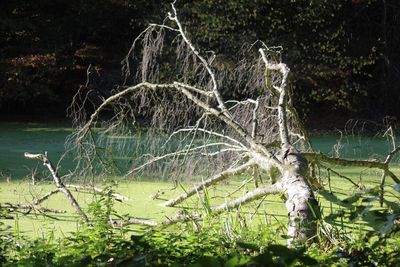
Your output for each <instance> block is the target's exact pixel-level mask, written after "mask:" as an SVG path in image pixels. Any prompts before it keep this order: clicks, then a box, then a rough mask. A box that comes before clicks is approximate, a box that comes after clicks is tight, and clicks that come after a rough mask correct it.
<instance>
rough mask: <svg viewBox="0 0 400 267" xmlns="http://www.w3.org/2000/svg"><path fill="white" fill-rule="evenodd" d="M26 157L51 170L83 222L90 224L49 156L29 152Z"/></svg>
mask: <svg viewBox="0 0 400 267" xmlns="http://www.w3.org/2000/svg"><path fill="white" fill-rule="evenodd" d="M24 155H25V157H26V158H28V159H34V160H39V161H42V162H43V165H45V166H46V167H47V169H49V171H50V173H51V175H52V176H53V180H54V182H55V183H56V186H57V187H58V189H59V190H60V191H61V192H63V193H64V195H65V196H66V197H67V199H68V200H69V202H70V203H71V205H72V207H73V208H74V209H75V210H76V212H77V213H78V214H79V215H80V216H81V218H82V220H83V221H84V222H86V223H88V222H89V219H88V217H87V216H86V214H85V213H84V212H83V210H82V209H81V207H80V206H79V204H78V202H77V201H76V199H75V198H74V196H73V195H72V194H71V192H70V191H69V190H68V189H67V188H66V187H65V185H64V184H63V182H62V181H61V179H60V177H59V176H58V174H57V172H56V170H55V169H54V167H53V165H52V164H51V162H50V160H49V159H48V158H47V155H46V154H45V155H43V154H31V153H28V152H25V154H24Z"/></svg>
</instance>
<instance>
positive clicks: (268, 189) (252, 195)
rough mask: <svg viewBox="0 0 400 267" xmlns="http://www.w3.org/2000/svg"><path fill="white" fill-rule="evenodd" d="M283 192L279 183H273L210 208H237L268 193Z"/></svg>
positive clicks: (218, 209)
mask: <svg viewBox="0 0 400 267" xmlns="http://www.w3.org/2000/svg"><path fill="white" fill-rule="evenodd" d="M282 192H283V188H282V185H281V184H280V183H275V184H273V185H270V186H261V187H258V188H256V189H254V190H252V191H250V192H248V193H246V194H245V195H243V196H241V197H239V198H237V199H235V200H232V201H229V202H226V203H224V204H221V205H219V206H217V207H213V208H212V209H211V210H212V211H223V210H229V209H233V208H237V207H240V206H242V205H244V204H246V203H249V202H251V201H253V200H256V199H259V198H261V197H263V196H265V195H268V194H279V193H282Z"/></svg>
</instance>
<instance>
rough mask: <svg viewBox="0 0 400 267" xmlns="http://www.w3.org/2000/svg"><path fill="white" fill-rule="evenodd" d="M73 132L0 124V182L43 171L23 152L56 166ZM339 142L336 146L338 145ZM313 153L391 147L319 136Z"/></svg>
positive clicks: (355, 153) (381, 151) (66, 163)
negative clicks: (43, 155)
mask: <svg viewBox="0 0 400 267" xmlns="http://www.w3.org/2000/svg"><path fill="white" fill-rule="evenodd" d="M71 132H72V128H71V127H70V126H69V125H68V124H67V123H54V122H52V123H47V124H44V123H4V122H3V123H1V122H0V180H3V179H7V178H10V177H11V178H12V179H17V178H21V177H25V176H30V175H31V172H32V169H35V168H37V169H38V170H43V168H42V167H41V166H40V163H39V162H35V161H32V160H27V159H25V158H24V152H30V153H44V152H45V151H47V152H48V154H49V157H50V159H51V160H52V161H53V162H54V163H56V162H57V161H58V160H59V159H60V157H61V156H62V155H63V153H64V151H65V148H64V142H65V140H66V138H67V136H68V135H69V134H70V133H71ZM339 140H340V142H339V143H338V141H339ZM312 143H313V146H314V149H315V150H317V151H320V152H322V153H325V154H329V155H331V156H335V155H337V153H340V155H341V156H343V157H346V158H353V159H360V158H364V159H365V158H375V159H383V158H384V157H385V156H386V154H387V153H388V152H389V151H390V149H391V145H390V144H389V143H388V142H387V139H386V138H385V137H382V136H373V137H372V136H344V137H342V138H341V137H340V136H339V135H322V136H314V137H313V138H312ZM72 168H73V161H72V159H71V158H67V159H65V160H63V161H62V162H61V165H60V172H61V173H66V172H67V171H68V170H69V169H72Z"/></svg>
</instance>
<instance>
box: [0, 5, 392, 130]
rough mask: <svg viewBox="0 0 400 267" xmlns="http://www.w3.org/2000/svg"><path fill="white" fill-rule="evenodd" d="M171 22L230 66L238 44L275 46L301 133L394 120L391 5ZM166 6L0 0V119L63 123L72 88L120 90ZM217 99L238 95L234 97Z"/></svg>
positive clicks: (271, 10) (219, 10)
mask: <svg viewBox="0 0 400 267" xmlns="http://www.w3.org/2000/svg"><path fill="white" fill-rule="evenodd" d="M177 7H178V9H179V10H178V12H179V14H180V20H181V21H182V22H183V23H184V24H185V27H186V28H187V30H188V32H189V33H190V36H191V38H192V40H193V41H194V42H195V43H196V45H197V46H198V47H200V48H201V50H202V51H206V50H213V51H215V52H216V54H217V55H218V57H219V59H220V62H225V64H224V65H225V66H227V68H229V66H232V65H234V62H235V60H236V59H237V58H238V54H240V53H241V50H242V47H243V44H251V43H253V42H254V41H256V40H262V41H264V42H265V43H266V44H267V45H269V46H276V45H281V46H282V47H283V48H284V51H283V54H282V55H283V61H284V62H286V63H287V64H288V65H289V66H290V68H291V70H292V72H291V76H290V83H291V87H292V89H293V93H294V97H293V100H294V104H295V106H296V108H297V109H298V110H299V112H300V114H301V115H302V116H303V118H304V119H306V121H307V124H308V126H309V127H310V128H321V129H324V128H331V127H340V125H343V124H344V123H345V121H346V120H348V119H350V118H353V119H358V118H359V119H364V120H372V121H382V119H384V118H388V117H390V119H391V120H394V121H396V119H398V118H400V104H399V103H400V101H399V100H400V90H399V89H400V88H399V84H400V49H399V48H400V34H399V31H400V2H399V1H397V0H369V1H368V0H345V1H331V0H317V1H312V0H307V1H306V0H299V1H296V0H282V1H276V0H203V1H200V0H197V1H196V0H185V1H183V0H182V1H178V2H177ZM168 9H169V1H154V0H80V1H79V0H71V1H65V0H1V1H0V113H1V118H11V117H13V116H15V115H21V116H32V115H36V116H45V117H46V116H47V117H48V116H49V115H52V116H54V117H59V118H64V117H65V110H66V108H67V106H68V105H69V104H70V102H71V99H72V97H73V95H74V94H75V93H76V91H77V90H78V88H80V87H81V88H82V86H83V85H85V82H86V75H87V69H88V66H89V65H91V66H92V68H91V73H92V74H91V75H92V76H91V77H92V78H91V83H90V85H89V86H90V87H91V88H92V89H94V90H98V91H99V92H107V91H110V90H112V89H113V88H115V85H117V84H121V83H122V82H123V80H124V77H123V75H122V72H121V60H122V59H123V58H124V57H125V55H126V54H127V52H128V50H129V47H130V46H131V44H132V41H133V40H134V38H135V37H136V36H137V35H138V34H139V33H140V32H141V31H142V30H143V29H144V28H145V27H146V25H147V24H148V23H149V22H157V23H162V21H163V19H164V18H165V15H166V14H167V12H168ZM224 92H225V94H227V95H230V96H235V97H240V94H239V93H238V92H232V91H230V90H228V89H227V90H225V91H224Z"/></svg>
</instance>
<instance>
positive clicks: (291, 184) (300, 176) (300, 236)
mask: <svg viewBox="0 0 400 267" xmlns="http://www.w3.org/2000/svg"><path fill="white" fill-rule="evenodd" d="M283 160H284V171H283V176H282V187H283V191H284V192H285V195H286V198H287V200H286V203H285V205H286V209H287V211H288V216H289V225H288V240H287V241H288V245H289V246H293V245H294V244H295V243H294V242H296V243H298V242H300V243H305V242H307V241H309V240H311V239H313V237H315V235H316V232H317V231H316V220H317V219H318V218H319V216H320V211H319V207H318V203H317V201H316V199H315V196H314V193H313V191H312V189H311V187H310V185H309V183H308V182H307V180H306V178H305V175H306V171H307V160H306V159H305V158H304V157H303V156H302V155H301V153H299V152H298V151H297V150H296V149H294V148H293V147H291V148H290V149H289V150H288V151H287V153H286V155H285V157H284V159H283Z"/></svg>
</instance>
